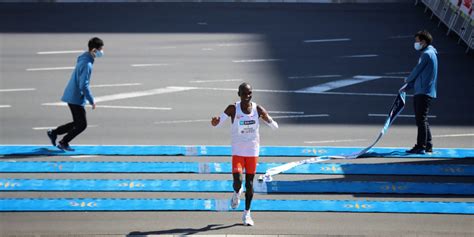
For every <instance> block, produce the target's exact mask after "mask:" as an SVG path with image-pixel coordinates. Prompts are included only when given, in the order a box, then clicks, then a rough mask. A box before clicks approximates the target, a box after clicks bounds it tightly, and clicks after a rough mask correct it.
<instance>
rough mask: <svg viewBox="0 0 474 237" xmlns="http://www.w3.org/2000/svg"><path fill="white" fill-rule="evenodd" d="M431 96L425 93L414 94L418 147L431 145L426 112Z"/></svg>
mask: <svg viewBox="0 0 474 237" xmlns="http://www.w3.org/2000/svg"><path fill="white" fill-rule="evenodd" d="M431 100H432V98H431V97H429V96H427V95H415V98H414V107H415V120H416V126H417V127H418V135H417V137H416V144H417V145H418V146H420V147H426V146H432V141H431V131H430V124H429V123H428V112H429V110H430V107H431Z"/></svg>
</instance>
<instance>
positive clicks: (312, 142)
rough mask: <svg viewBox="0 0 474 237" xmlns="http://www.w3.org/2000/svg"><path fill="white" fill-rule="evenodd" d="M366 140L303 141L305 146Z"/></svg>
mask: <svg viewBox="0 0 474 237" xmlns="http://www.w3.org/2000/svg"><path fill="white" fill-rule="evenodd" d="M362 141H367V139H346V140H325V141H305V142H304V143H306V144H321V143H338V142H362Z"/></svg>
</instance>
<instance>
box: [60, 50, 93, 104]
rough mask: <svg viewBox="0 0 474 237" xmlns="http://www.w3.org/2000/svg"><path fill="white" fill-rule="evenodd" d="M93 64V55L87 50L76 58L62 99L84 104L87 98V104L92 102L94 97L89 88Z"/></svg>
mask: <svg viewBox="0 0 474 237" xmlns="http://www.w3.org/2000/svg"><path fill="white" fill-rule="evenodd" d="M93 64H94V57H92V55H91V54H90V53H89V52H84V53H83V54H81V55H80V56H79V57H78V58H77V64H76V68H74V71H73V72H72V75H71V79H70V80H69V83H68V84H67V86H66V89H64V94H63V97H62V98H61V100H62V101H64V102H66V103H68V104H75V105H81V106H85V105H86V100H87V101H89V104H91V105H92V104H94V97H93V96H92V92H91V90H90V88H89V82H90V78H91V73H92V66H93Z"/></svg>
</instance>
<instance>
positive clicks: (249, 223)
mask: <svg viewBox="0 0 474 237" xmlns="http://www.w3.org/2000/svg"><path fill="white" fill-rule="evenodd" d="M242 221H243V222H244V225H247V226H253V224H254V223H253V220H252V216H250V211H244V215H243V216H242Z"/></svg>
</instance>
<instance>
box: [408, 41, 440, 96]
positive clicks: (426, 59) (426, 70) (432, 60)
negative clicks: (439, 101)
mask: <svg viewBox="0 0 474 237" xmlns="http://www.w3.org/2000/svg"><path fill="white" fill-rule="evenodd" d="M437 53H438V52H437V51H436V49H435V48H434V47H433V46H431V45H429V46H428V47H426V48H425V49H424V50H423V51H422V52H421V56H420V59H419V60H418V64H417V65H416V66H415V68H414V69H413V71H411V73H410V75H409V76H408V77H407V78H406V79H405V82H406V83H407V84H408V85H407V87H406V90H409V89H412V88H415V95H427V96H429V97H431V98H436V83H437V80H438V57H437V55H436V54H437Z"/></svg>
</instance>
